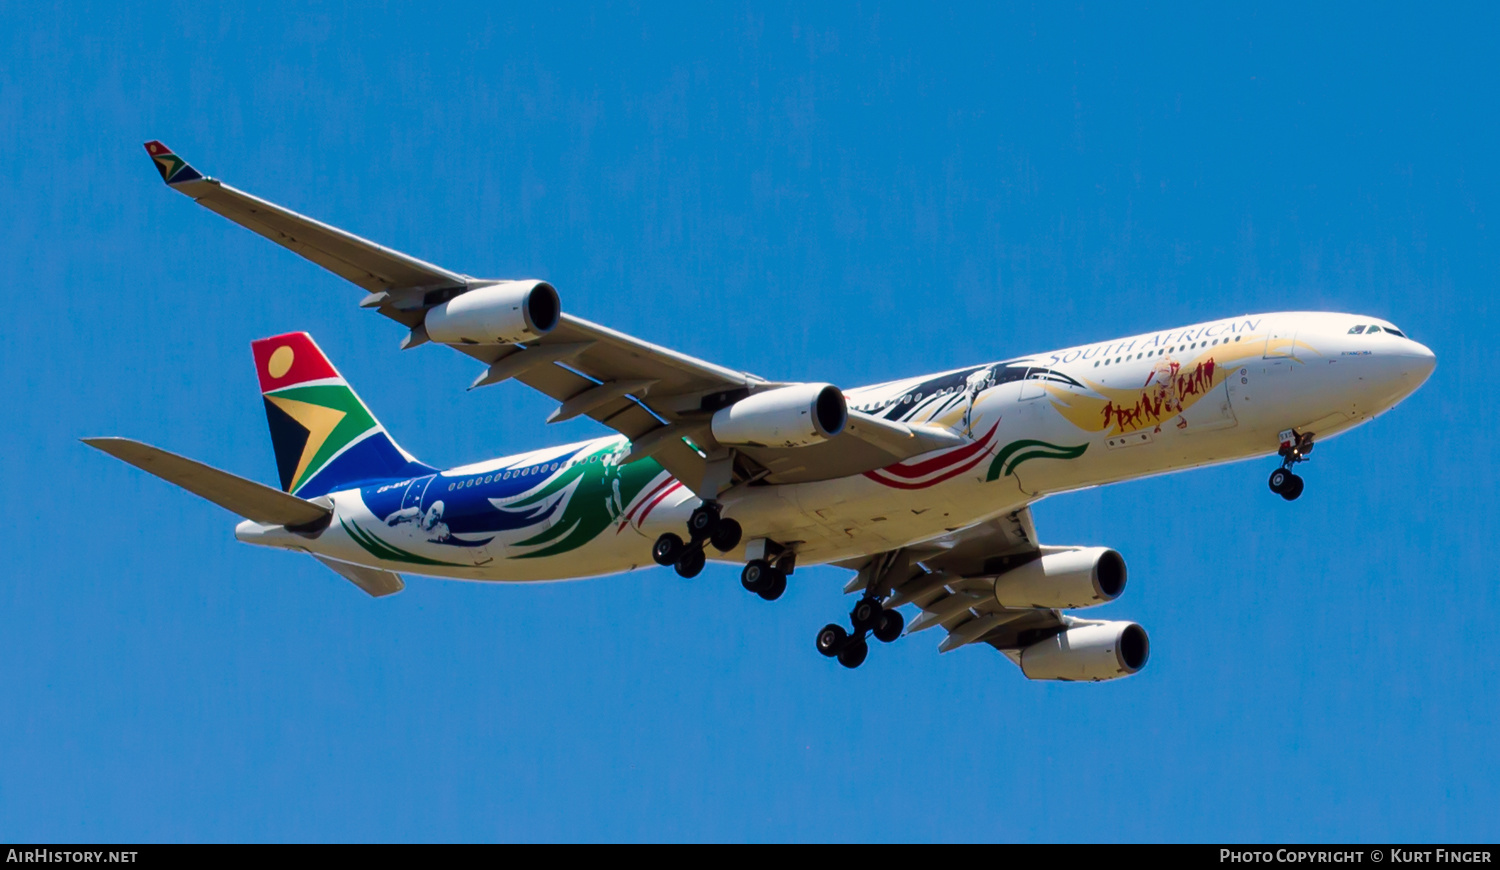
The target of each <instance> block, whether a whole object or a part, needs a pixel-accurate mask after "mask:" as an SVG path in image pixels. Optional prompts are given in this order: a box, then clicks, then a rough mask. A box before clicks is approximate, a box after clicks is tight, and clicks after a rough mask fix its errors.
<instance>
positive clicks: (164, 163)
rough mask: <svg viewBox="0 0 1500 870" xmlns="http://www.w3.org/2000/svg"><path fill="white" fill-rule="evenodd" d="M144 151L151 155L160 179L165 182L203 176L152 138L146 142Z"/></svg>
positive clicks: (182, 180)
mask: <svg viewBox="0 0 1500 870" xmlns="http://www.w3.org/2000/svg"><path fill="white" fill-rule="evenodd" d="M146 153H147V154H150V155H151V159H152V161H154V162H155V163H156V171H157V172H160V173H161V180H162V181H165V182H166V183H167V184H181V183H183V182H184V181H197V180H199V179H201V178H202V177H203V173H201V172H199V171H198V170H196V169H194V168H193V167H191V166H189V165H188V163H187V161H186V160H183V159H182V158H181V157H178V156H177V155H176V154H173V153H172V149H171V148H168V147H167V146H165V145H163V144H162V143H160V142H158V141H156V140H154V139H153V140H152V141H150V142H147V143H146Z"/></svg>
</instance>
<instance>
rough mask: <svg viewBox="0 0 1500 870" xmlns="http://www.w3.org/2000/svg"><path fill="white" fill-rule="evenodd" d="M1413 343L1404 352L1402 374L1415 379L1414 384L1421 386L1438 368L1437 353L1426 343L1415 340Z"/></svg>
mask: <svg viewBox="0 0 1500 870" xmlns="http://www.w3.org/2000/svg"><path fill="white" fill-rule="evenodd" d="M1411 344H1412V347H1411V349H1410V350H1409V351H1408V352H1406V353H1404V354H1402V360H1401V362H1402V374H1403V375H1405V376H1406V377H1408V378H1411V379H1412V380H1413V381H1415V384H1414V385H1413V386H1421V385H1422V384H1425V383H1426V382H1427V379H1428V378H1430V377H1432V372H1433V369H1436V368H1437V354H1435V353H1433V352H1432V349H1431V348H1429V347H1427V346H1426V345H1424V344H1418V343H1417V342H1415V341H1413V342H1412V343H1411Z"/></svg>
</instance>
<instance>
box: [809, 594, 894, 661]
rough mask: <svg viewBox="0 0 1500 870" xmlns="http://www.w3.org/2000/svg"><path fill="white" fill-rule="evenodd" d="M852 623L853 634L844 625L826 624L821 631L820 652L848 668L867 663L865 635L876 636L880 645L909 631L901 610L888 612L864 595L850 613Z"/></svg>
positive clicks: (878, 601) (867, 648)
mask: <svg viewBox="0 0 1500 870" xmlns="http://www.w3.org/2000/svg"><path fill="white" fill-rule="evenodd" d="M849 622H850V624H851V625H852V626H853V627H854V631H853V632H849V631H845V630H844V627H843V626H842V625H832V624H830V625H825V626H823V630H822V631H820V632H818V652H820V653H822V654H823V655H825V656H828V657H829V658H836V659H838V660H839V664H841V665H843V666H844V667H846V668H857V667H859V666H860V665H862V664H864V661H865V656H867V655H869V654H870V646H869V644H867V643H866V642H865V637H866V634H867V633H869V634H873V635H875V639H876V640H878V641H880V642H881V643H890V642H891V641H893V640H895V639H896V638H898V637H900V636H901V632H902V631H903V630H904V629H905V628H906V618H905V617H903V616H902V615H901V611H899V610H887V609H886V608H885V605H884V604H882V603H881V601H880V599H878V598H872V597H870V596H868V595H866V596H862V597H861V598H860V599H859V601H858V603H856V604H855V605H854V609H853V610H851V611H849Z"/></svg>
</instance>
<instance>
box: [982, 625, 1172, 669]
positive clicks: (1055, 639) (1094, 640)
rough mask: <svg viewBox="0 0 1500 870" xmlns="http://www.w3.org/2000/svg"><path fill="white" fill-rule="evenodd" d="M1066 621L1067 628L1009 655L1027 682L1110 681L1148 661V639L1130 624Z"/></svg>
mask: <svg viewBox="0 0 1500 870" xmlns="http://www.w3.org/2000/svg"><path fill="white" fill-rule="evenodd" d="M1067 619H1068V621H1069V622H1070V623H1071V624H1070V625H1069V626H1068V627H1067V628H1065V629H1063V630H1062V631H1060V632H1058V633H1057V634H1054V635H1052V636H1051V637H1049V638H1047V639H1046V640H1042V641H1038V642H1036V643H1034V644H1032V645H1031V646H1028V647H1026V648H1025V649H1023V650H1021V651H1020V654H1019V655H1014V654H1012V656H1011V658H1012V659H1013V660H1014V661H1016V663H1017V664H1019V665H1020V666H1021V673H1023V674H1025V675H1026V677H1027V679H1032V680H1071V681H1087V682H1099V681H1101V680H1114V679H1118V678H1119V677H1128V676H1130V675H1131V674H1134V673H1136V672H1138V671H1139V670H1140V669H1141V668H1144V667H1145V666H1146V660H1147V659H1148V658H1150V657H1151V639H1150V638H1149V637H1147V636H1146V630H1145V629H1144V628H1141V627H1140V626H1139V625H1136V624H1135V623H1133V622H1124V621H1103V620H1087V621H1086V620H1081V619H1073V618H1072V617H1067Z"/></svg>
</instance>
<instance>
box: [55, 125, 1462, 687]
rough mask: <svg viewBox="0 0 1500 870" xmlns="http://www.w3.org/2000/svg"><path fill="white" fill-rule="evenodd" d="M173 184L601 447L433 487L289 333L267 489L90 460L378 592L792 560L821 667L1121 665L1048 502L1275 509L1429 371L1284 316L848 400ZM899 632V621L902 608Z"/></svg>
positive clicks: (1425, 363)
mask: <svg viewBox="0 0 1500 870" xmlns="http://www.w3.org/2000/svg"><path fill="white" fill-rule="evenodd" d="M146 151H147V153H148V154H149V155H150V156H151V159H152V160H153V161H154V162H155V164H156V166H157V169H158V170H159V172H160V174H161V177H162V180H163V181H165V182H166V184H167V185H168V186H169V187H170V188H172V189H173V190H176V191H178V192H179V193H182V194H185V195H187V196H189V197H191V198H192V199H194V200H195V201H197V202H198V204H200V205H202V206H204V207H206V208H208V209H210V210H212V211H215V212H217V213H219V214H220V215H223V216H224V217H226V218H228V219H229V220H231V221H234V222H235V223H238V224H240V225H241V226H244V227H246V228H247V229H250V230H251V231H253V232H256V233H258V234H260V235H262V236H265V237H266V238H268V239H270V240H271V241H273V242H276V243H277V244H279V245H282V246H283V247H286V248H288V249H290V250H292V251H294V252H295V253H297V254H299V255H301V256H302V257H304V258H306V259H308V260H311V261H312V262H313V263H316V264H317V265H319V266H322V267H323V268H325V269H327V270H328V271H330V272H333V273H334V274H336V275H338V276H339V277H341V278H344V279H346V280H348V281H349V282H351V283H353V284H355V285H357V286H359V287H360V288H362V289H363V290H365V291H366V295H365V297H364V299H363V300H362V301H361V302H360V305H361V306H362V307H364V308H367V309H370V310H372V311H375V312H378V313H379V314H381V315H383V316H385V317H386V318H389V319H390V320H394V321H395V322H396V323H398V324H399V325H400V327H401V328H402V330H404V333H405V334H404V337H403V339H402V342H401V347H402V348H403V349H406V348H413V347H417V346H420V345H424V344H434V345H436V344H441V345H447V346H448V347H451V348H453V349H455V350H457V351H459V352H460V353H463V354H466V355H468V356H470V357H472V358H474V359H475V360H476V362H477V363H478V364H479V367H478V369H477V371H478V376H477V377H476V378H475V380H474V382H473V384H472V385H471V389H472V388H480V387H485V386H488V385H491V384H497V383H500V382H503V381H509V380H513V381H518V382H520V383H522V384H525V385H526V386H528V387H531V388H532V389H535V390H539V391H540V392H542V393H544V394H545V395H547V396H548V397H550V398H551V399H553V400H555V401H556V402H557V403H558V405H557V408H556V410H554V411H553V412H552V414H551V416H550V417H549V418H548V421H549V422H559V421H563V420H570V419H574V418H577V417H588V418H591V419H593V420H595V421H597V422H599V423H601V424H603V426H605V427H606V428H608V429H610V430H613V434H610V435H608V436H606V437H601V438H596V439H593V440H590V441H585V442H581V443H576V444H567V445H561V446H555V447H544V448H541V449H538V450H535V451H532V452H529V453H523V454H520V455H516V456H506V457H502V458H498V459H492V460H489V461H486V462H479V463H475V464H472V465H464V466H460V467H458V468H449V469H440V468H437V467H435V466H432V465H428V464H426V463H424V462H422V461H421V460H419V459H417V458H416V457H414V456H413V455H412V454H410V453H408V452H407V451H406V450H404V449H402V448H401V446H400V445H399V444H397V443H396V441H395V440H394V439H393V438H392V437H391V436H390V434H389V433H388V432H387V431H386V429H385V427H383V426H382V425H381V424H380V422H379V421H378V420H377V419H376V418H375V416H374V414H373V413H372V412H371V411H370V409H369V408H368V407H367V406H366V405H365V403H364V402H363V401H362V400H361V399H360V398H359V396H358V395H356V394H355V392H354V390H353V389H352V388H351V387H350V386H349V384H348V383H347V382H346V381H345V380H344V378H343V377H342V376H341V375H340V374H339V373H338V370H337V369H336V368H335V367H334V366H333V364H332V362H330V361H329V359H328V357H327V356H325V355H324V353H323V352H322V350H320V349H319V347H318V345H317V344H316V343H315V342H314V341H313V339H312V337H311V336H309V335H307V334H306V333H300V332H293V333H288V334H285V335H278V336H275V337H272V338H264V339H259V340H256V341H253V342H251V349H252V356H253V358H254V362H255V371H256V376H257V378H258V379H259V383H260V389H261V395H262V399H263V402H264V405H265V412H266V417H267V420H268V422H269V426H270V433H271V443H272V447H273V450H274V453H275V457H276V467H277V471H278V473H279V484H280V485H279V487H275V486H268V485H264V484H261V483H257V482H255V481H251V480H247V479H245V478H241V477H238V476H235V475H232V474H229V473H227V472H224V471H220V470H218V469H215V468H212V467H210V466H207V465H204V464H202V463H199V462H196V461H194V460H191V459H187V458H185V457H182V456H178V455H176V454H173V453H169V452H167V451H165V450H162V449H159V448H156V447H152V446H150V445H147V444H143V443H141V442H138V441H133V440H129V439H125V438H86V439H84V441H85V443H87V444H89V445H91V446H93V447H96V448H98V449H100V450H102V451H104V452H106V453H109V454H110V455H112V456H115V457H117V458H119V459H121V460H124V461H125V462H128V463H130V464H132V465H135V466H137V467H139V468H141V469H143V470H145V471H147V472H150V473H151V474H154V475H156V476H158V477H161V478H163V479H165V480H167V481H168V482H170V483H173V484H176V485H177V486H180V487H182V488H184V489H186V490H188V491H190V492H192V493H195V494H196V495H199V496H201V497H203V498H205V499H207V500H209V501H212V502H214V503H216V504H218V505H220V506H222V507H224V508H226V509H228V510H229V511H231V512H233V513H235V514H237V515H238V516H240V517H242V518H243V521H242V522H240V523H239V525H238V526H237V527H236V529H235V534H236V536H237V537H238V538H239V539H240V540H241V541H244V542H246V543H250V544H256V545H260V546H265V547H274V548H278V549H282V550H289V551H292V552H299V553H306V554H309V555H311V556H312V557H313V558H315V559H317V560H318V561H320V562H322V563H323V564H324V565H326V566H327V567H329V568H331V569H332V570H333V571H335V572H337V573H338V574H339V575H341V576H342V577H344V578H346V579H347V580H349V581H351V582H352V583H353V584H354V585H355V586H357V587H359V588H360V589H362V590H363V591H364V592H366V593H368V594H370V595H372V596H384V595H389V594H392V593H395V592H398V591H400V590H401V589H403V588H404V587H405V581H404V580H403V578H402V575H403V574H420V575H427V576H432V577H444V578H452V579H457V580H470V581H494V582H519V583H524V582H540V581H555V580H569V579H580V578H587V577H598V576H601V575H610V574H618V573H622V572H626V571H630V570H633V569H636V568H639V567H642V566H649V565H660V566H670V567H671V568H673V569H674V570H675V571H676V572H677V574H679V575H681V576H682V577H687V578H691V577H694V576H696V575H697V574H698V573H699V572H700V571H702V570H703V567H704V565H705V563H706V561H707V560H708V559H710V558H712V559H714V560H715V561H720V562H729V563H735V564H740V565H743V569H742V571H741V574H740V580H741V584H742V585H743V586H744V588H745V590H747V592H748V593H750V594H753V595H755V596H758V597H759V598H761V599H764V600H767V601H774V600H776V599H777V598H779V597H780V596H781V595H782V594H783V593H784V592H785V591H786V588H787V584H788V583H789V582H790V578H791V577H792V576H793V575H794V572H795V571H796V569H797V568H798V567H805V566H809V565H834V566H838V567H840V568H844V569H847V570H849V571H850V572H852V573H851V575H850V578H849V580H848V582H847V584H846V585H845V587H844V588H845V592H846V593H848V594H850V595H854V596H857V597H856V598H855V599H854V602H855V603H854V605H853V607H852V609H851V611H850V613H849V619H848V622H847V623H843V622H838V623H831V624H829V625H827V626H825V627H823V628H822V629H821V630H820V631H818V633H817V635H816V638H815V646H816V649H817V651H818V652H819V653H821V654H823V655H824V656H827V657H829V658H831V659H835V660H837V661H838V662H839V663H840V664H842V665H844V666H845V667H849V668H854V667H858V666H859V665H860V664H861V663H863V662H864V661H865V658H866V656H867V655H868V652H869V646H870V641H869V639H870V637H871V636H873V637H874V638H875V640H877V641H879V642H881V643H890V642H893V641H895V640H897V639H898V638H901V637H903V636H906V635H913V634H919V633H921V632H924V631H927V630H929V629H940V630H941V631H940V633H939V634H938V635H937V636H939V637H940V638H941V640H940V642H939V643H938V647H937V648H938V651H939V652H949V651H952V650H956V649H959V648H962V647H968V646H974V645H979V644H983V645H987V646H989V647H992V648H994V649H996V650H998V651H999V652H1000V653H1002V654H1003V655H1005V656H1006V657H1007V658H1009V659H1010V660H1011V661H1012V662H1014V663H1015V664H1016V665H1017V666H1019V668H1020V670H1021V672H1022V673H1023V674H1024V675H1025V676H1026V677H1027V678H1030V679H1034V680H1071V681H1100V680H1110V679H1115V678H1118V677H1124V676H1129V675H1131V674H1135V673H1137V672H1139V671H1140V670H1141V669H1142V668H1143V667H1144V666H1145V664H1146V662H1147V659H1148V658H1149V655H1150V641H1149V638H1148V636H1147V634H1146V632H1145V630H1144V629H1143V628H1141V626H1139V625H1138V624H1136V623H1134V622H1130V621H1123V620H1101V619H1090V618H1087V617H1085V616H1079V615H1075V614H1074V613H1071V612H1069V611H1079V610H1085V609H1087V608H1089V607H1093V606H1095V605H1099V604H1104V603H1106V602H1109V601H1113V600H1115V599H1117V598H1119V597H1120V596H1121V594H1123V592H1124V591H1125V585H1126V576H1127V572H1126V567H1125V560H1124V558H1123V557H1122V556H1121V555H1120V554H1119V553H1118V552H1117V551H1115V550H1114V549H1111V548H1109V547H1103V546H1056V545H1048V544H1043V543H1041V541H1040V540H1039V539H1038V537H1037V533H1036V529H1035V527H1034V525H1033V521H1032V516H1031V511H1030V505H1032V504H1033V503H1035V502H1037V501H1039V500H1040V499H1043V498H1046V497H1047V496H1049V495H1054V494H1057V493H1062V492H1068V491H1070V490H1078V489H1082V488H1084V487H1092V486H1100V485H1103V484H1109V483H1116V482H1119V481H1125V480H1134V479H1137V478H1141V477H1146V476H1150V475H1158V474H1165V473H1169V472H1175V471H1182V470H1186V469H1191V468H1198V467H1202V466H1206V465H1212V464H1217V463H1224V462H1232V461H1236V460H1243V459H1250V458H1256V457H1270V458H1271V463H1270V464H1271V466H1272V468H1271V473H1270V476H1269V479H1268V481H1267V482H1268V486H1269V488H1270V490H1271V492H1272V493H1274V494H1275V495H1276V496H1280V498H1282V499H1285V500H1286V501H1289V502H1290V501H1295V500H1296V499H1297V497H1298V496H1299V495H1301V493H1302V491H1303V486H1304V482H1303V478H1302V477H1301V476H1300V475H1299V474H1297V473H1296V470H1297V468H1298V467H1299V466H1300V465H1301V464H1302V463H1303V462H1305V461H1306V460H1308V458H1309V455H1310V454H1311V453H1312V452H1313V448H1314V446H1315V445H1316V444H1318V443H1320V442H1321V441H1323V440H1325V439H1327V438H1329V437H1330V436H1333V435H1337V434H1339V433H1341V432H1345V431H1347V430H1349V429H1351V428H1353V427H1355V426H1358V425H1360V424H1362V423H1365V422H1368V421H1370V420H1372V419H1373V418H1375V417H1377V416H1379V415H1380V414H1382V413H1384V412H1385V411H1387V410H1389V409H1390V408H1392V407H1394V406H1395V405H1396V404H1397V403H1399V402H1400V401H1401V400H1402V399H1404V398H1406V397H1407V396H1408V395H1410V394H1411V393H1412V392H1413V391H1415V390H1416V389H1417V388H1418V387H1420V386H1421V385H1422V384H1423V383H1424V382H1425V381H1426V380H1427V378H1428V377H1429V376H1430V375H1431V374H1432V371H1433V368H1434V366H1435V364H1436V360H1435V358H1434V355H1433V353H1432V351H1430V350H1429V349H1427V348H1426V347H1424V346H1423V345H1421V344H1419V343H1417V342H1416V341H1414V340H1413V339H1412V338H1410V337H1408V336H1407V335H1406V334H1405V332H1403V331H1402V330H1401V329H1399V328H1397V327H1396V325H1395V324H1393V323H1392V322H1390V321H1389V320H1386V319H1383V318H1380V317H1375V316H1371V315H1362V314H1340V313H1332V312H1274V313H1265V314H1245V315H1239V316H1232V317H1225V318H1222V319H1219V320H1212V321H1207V322H1204V323H1195V324H1191V325H1187V326H1179V327H1175V328H1170V329H1163V330H1159V331H1156V332H1149V333H1144V334H1141V335H1131V336H1125V337H1122V338H1115V339H1109V340H1105V341H1100V342H1095V343H1092V344H1087V345H1081V346H1077V347H1068V348H1061V349H1058V350H1051V351H1045V352H1042V353H1035V354H1028V355H1024V356H1017V357H1012V358H1009V359H1005V360H1001V361H998V362H987V363H983V364H979V365H973V366H968V367H965V368H961V369H955V370H952V371H946V372H940V373H937V374H929V375H921V376H918V377H913V378H908V379H906V380H901V381H894V382H890V383H883V384H876V385H873V386H862V387H853V388H840V387H838V386H835V385H833V384H830V383H826V382H822V381H808V382H787V381H771V380H766V379H764V378H761V377H758V376H756V375H753V374H749V373H746V372H741V371H735V370H733V369H729V368H725V367H722V366H719V365H716V364H714V363H712V362H708V361H705V360H701V359H696V358H694V357H691V356H688V355H685V354H682V353H678V352H676V351H673V350H670V349H668V348H664V347H660V346H657V345H654V344H650V343H648V342H645V341H641V340H640V339H637V338H633V337H631V336H628V335H625V334H623V333H620V332H617V331H615V330H612V329H609V328H608V327H605V326H601V325H598V324H595V323H591V322H589V321H587V320H583V319H581V318H579V317H576V316H574V315H572V314H570V313H566V312H564V311H563V307H562V303H561V297H560V296H559V294H558V292H557V290H556V288H554V287H553V286H552V284H550V283H548V282H547V281H544V280H538V279H523V280H518V279H503V280H497V279H480V278H474V277H471V276H468V275H464V274H460V273H457V272H451V271H448V270H446V269H444V268H442V267H439V266H435V265H433V264H431V263H427V262H424V261H421V260H418V259H416V258H413V257H410V256H407V255H405V254H402V253H399V252H397V251H393V250H391V249H389V248H385V247H382V246H380V245H377V244H375V243H373V242H370V241H367V240H365V239H362V238H359V237H357V236H354V235H351V234H350V233H347V232H344V231H343V230H339V229H336V228H334V227H331V226H328V225H326V224H323V223H320V222H318V221H316V220H313V219H311V218H308V217H305V216H303V215H300V214H297V213H295V212H292V211H289V210H287V209H285V208H282V207H280V206H277V205H274V204H272V203H270V202H267V201H265V200H261V199H258V198H256V197H254V196H251V195H249V194H247V193H244V192H242V191H239V190H236V189H235V188H233V187H230V186H229V185H226V184H223V183H222V182H220V181H218V180H216V179H213V178H209V177H206V176H204V175H202V174H201V173H199V172H198V171H197V170H195V169H194V168H193V167H192V166H190V165H188V164H187V163H186V162H185V161H184V160H182V159H181V158H180V157H178V156H177V155H175V154H174V153H173V152H172V151H171V150H170V149H168V148H167V147H166V146H164V145H163V144H161V143H160V142H149V143H147V144H146ZM908 614H910V615H911V619H910V621H908V619H907V615H908Z"/></svg>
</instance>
